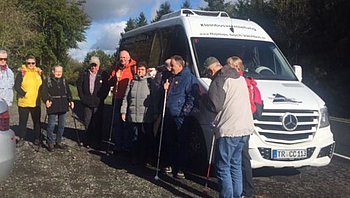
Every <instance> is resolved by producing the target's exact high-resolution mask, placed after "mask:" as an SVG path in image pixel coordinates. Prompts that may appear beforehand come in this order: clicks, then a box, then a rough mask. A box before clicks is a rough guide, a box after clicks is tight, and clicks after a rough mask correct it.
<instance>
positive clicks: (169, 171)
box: [162, 166, 173, 174]
mask: <svg viewBox="0 0 350 198" xmlns="http://www.w3.org/2000/svg"><path fill="white" fill-rule="evenodd" d="M162 172H163V173H164V174H171V173H172V172H173V170H172V168H171V166H167V167H164V168H163V169H162Z"/></svg>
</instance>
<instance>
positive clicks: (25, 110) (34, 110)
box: [18, 106, 41, 139]
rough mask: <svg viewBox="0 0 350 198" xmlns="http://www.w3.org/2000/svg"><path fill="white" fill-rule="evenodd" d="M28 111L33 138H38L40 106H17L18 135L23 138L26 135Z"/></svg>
mask: <svg viewBox="0 0 350 198" xmlns="http://www.w3.org/2000/svg"><path fill="white" fill-rule="evenodd" d="M29 113H30V115H31V117H32V120H33V125H34V135H35V139H39V138H40V116H41V109H40V106H37V107H18V114H19V124H18V125H19V131H18V136H19V137H20V138H23V139H24V138H25V137H26V134H27V122H28V117H29Z"/></svg>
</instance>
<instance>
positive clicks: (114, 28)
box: [91, 21, 126, 51]
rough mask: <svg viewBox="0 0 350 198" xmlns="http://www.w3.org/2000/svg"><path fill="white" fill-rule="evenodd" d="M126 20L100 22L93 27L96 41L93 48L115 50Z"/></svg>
mask: <svg viewBox="0 0 350 198" xmlns="http://www.w3.org/2000/svg"><path fill="white" fill-rule="evenodd" d="M125 26H126V21H122V22H116V23H108V24H99V25H96V26H95V27H93V33H92V34H93V35H94V36H95V38H96V42H95V43H94V44H93V45H92V46H91V48H92V49H103V50H112V51H113V50H115V49H116V47H117V44H118V42H119V39H120V37H121V36H120V33H121V32H123V31H124V28H125Z"/></svg>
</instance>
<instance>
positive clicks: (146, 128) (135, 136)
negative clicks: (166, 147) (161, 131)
mask: <svg viewBox="0 0 350 198" xmlns="http://www.w3.org/2000/svg"><path fill="white" fill-rule="evenodd" d="M128 132H129V133H131V134H130V137H131V154H132V157H134V158H136V159H137V161H138V162H141V163H146V162H147V160H149V159H150V158H151V156H152V152H153V144H154V136H153V124H152V123H129V131H128Z"/></svg>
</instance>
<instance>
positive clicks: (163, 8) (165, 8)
mask: <svg viewBox="0 0 350 198" xmlns="http://www.w3.org/2000/svg"><path fill="white" fill-rule="evenodd" d="M171 12H172V10H171V8H170V3H169V2H168V1H166V2H164V3H162V4H161V5H160V6H159V10H157V11H156V13H157V14H156V16H155V18H154V19H153V20H152V23H153V22H157V21H159V20H160V18H161V17H162V16H163V15H165V14H168V13H171Z"/></svg>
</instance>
